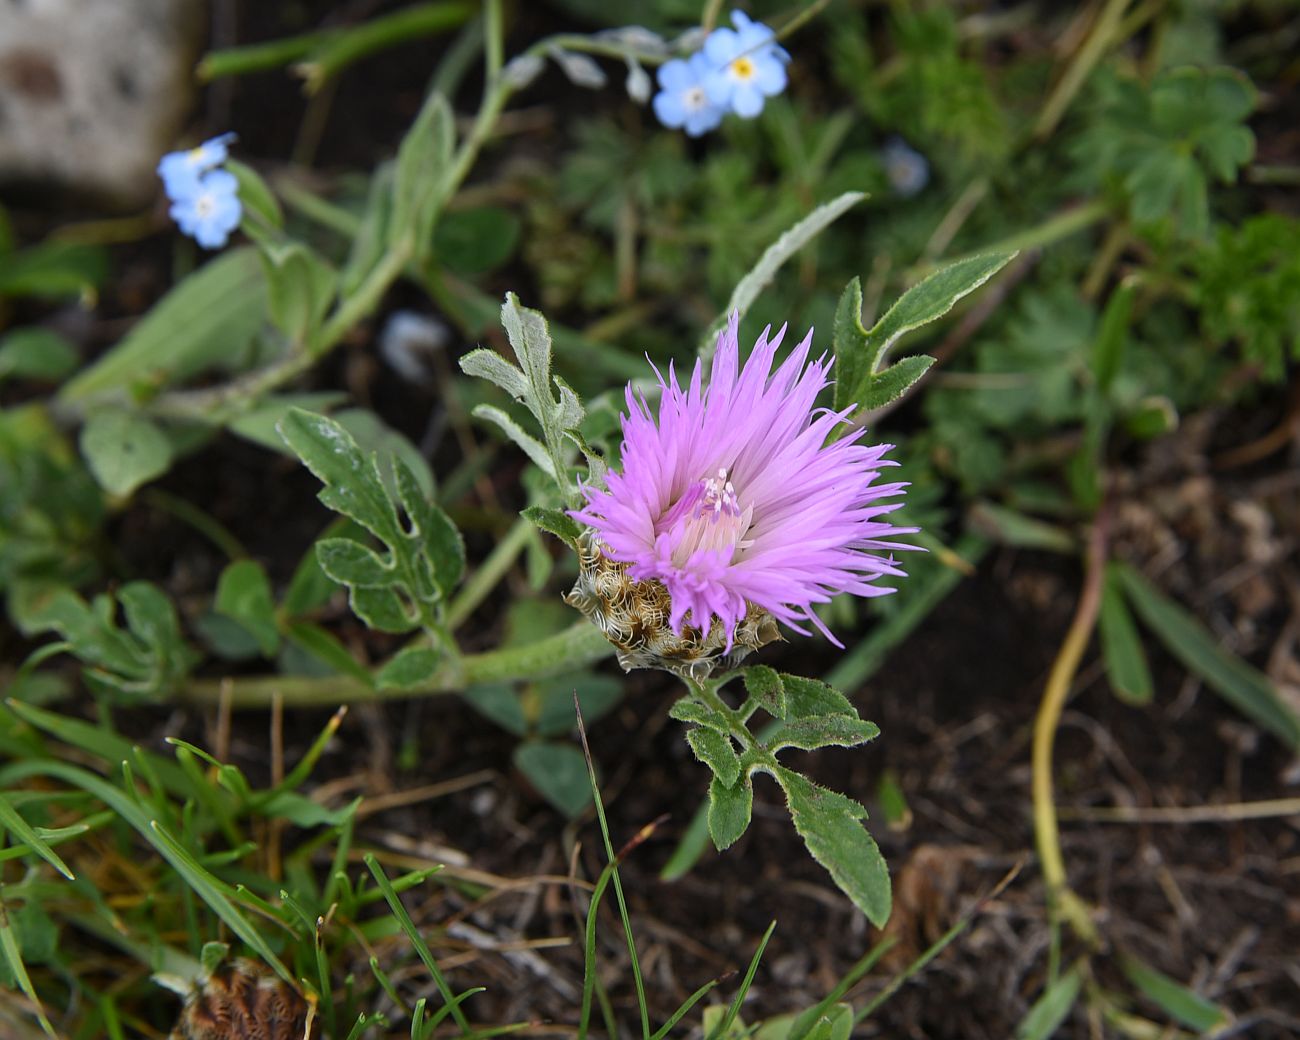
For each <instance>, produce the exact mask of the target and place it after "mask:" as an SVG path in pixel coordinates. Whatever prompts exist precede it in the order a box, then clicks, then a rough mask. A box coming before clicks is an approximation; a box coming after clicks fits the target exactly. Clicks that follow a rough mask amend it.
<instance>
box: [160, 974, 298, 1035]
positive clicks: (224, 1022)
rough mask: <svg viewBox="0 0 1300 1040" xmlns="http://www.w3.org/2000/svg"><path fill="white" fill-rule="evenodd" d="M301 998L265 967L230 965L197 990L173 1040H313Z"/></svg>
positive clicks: (188, 1004)
mask: <svg viewBox="0 0 1300 1040" xmlns="http://www.w3.org/2000/svg"><path fill="white" fill-rule="evenodd" d="M308 1029H309V1026H308V1007H307V1002H306V1001H305V1000H303V998H302V996H301V994H299V993H298V991H297V990H295V989H294V988H293V987H292V986H290V985H289V984H288V983H286V982H285V981H284V980H283V979H281V978H279V977H278V976H275V975H272V974H271V973H270V972H268V971H267V970H266V969H265V968H263V967H262V965H260V964H258V963H256V962H254V961H250V960H245V959H242V958H241V959H239V960H235V961H231V962H227V963H225V964H223V965H221V966H220V967H219V968H217V970H216V971H214V972H213V973H212V974H211V975H210V976H209V977H208V979H207V980H206V981H205V982H204V983H203V985H201V986H199V987H198V988H197V989H195V991H194V992H193V994H191V996H190V998H189V1000H187V1001H186V1002H185V1008H184V1010H182V1011H181V1017H180V1019H179V1020H177V1022H176V1028H175V1029H173V1030H172V1033H171V1037H170V1040H315V1037H316V1036H317V1032H318V1031H317V1028H316V1022H315V1021H314V1020H313V1021H312V1023H311V1025H310V1032H309V1031H308Z"/></svg>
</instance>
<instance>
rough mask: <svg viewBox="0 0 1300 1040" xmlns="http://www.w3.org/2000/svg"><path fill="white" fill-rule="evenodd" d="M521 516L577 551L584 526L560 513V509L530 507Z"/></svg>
mask: <svg viewBox="0 0 1300 1040" xmlns="http://www.w3.org/2000/svg"><path fill="white" fill-rule="evenodd" d="M519 515H520V516H522V517H524V519H526V520H529V521H531V522H532V523H533V524H535V525H536V526H538V527H540V528H541V529H542V530H543V531H546V532H548V533H549V534H553V535H555V537H556V538H558V539H560V541H562V542H564V543H565V544H566V545H568V546H569V548H571V549H573V550H575V551H576V550H577V548H578V539H579V538H580V537H581V536H582V525H581V524H579V523H578V521H576V520H574V519H573V517H571V516H568V515H567V514H565V513H562V512H560V510H558V509H547V508H546V507H545V506H529V507H528V508H527V509H525V510H524V511H523V512H522V513H520V514H519Z"/></svg>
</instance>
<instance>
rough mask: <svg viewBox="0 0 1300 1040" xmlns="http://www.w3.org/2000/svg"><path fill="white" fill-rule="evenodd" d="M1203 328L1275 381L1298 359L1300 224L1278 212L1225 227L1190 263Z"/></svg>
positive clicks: (1267, 377)
mask: <svg viewBox="0 0 1300 1040" xmlns="http://www.w3.org/2000/svg"><path fill="white" fill-rule="evenodd" d="M1191 267H1192V270H1193V271H1194V273H1195V274H1196V281H1195V283H1194V284H1195V290H1194V291H1195V294H1196V302H1197V305H1198V307H1199V310H1200V320H1201V327H1202V328H1203V329H1204V330H1205V334H1206V335H1207V336H1208V337H1209V338H1210V341H1211V343H1212V344H1214V345H1218V344H1220V343H1224V342H1233V343H1236V344H1237V345H1238V346H1239V347H1240V349H1241V351H1242V354H1243V355H1244V356H1245V357H1246V359H1247V360H1248V361H1251V362H1254V363H1255V364H1256V365H1258V366H1259V367H1260V369H1261V370H1262V371H1263V374H1264V377H1265V378H1266V379H1269V380H1271V381H1274V382H1276V381H1278V380H1281V379H1282V377H1283V374H1284V372H1285V365H1286V360H1287V358H1288V357H1290V358H1291V359H1293V360H1300V220H1296V219H1295V218H1293V217H1286V216H1283V215H1281V214H1277V213H1266V214H1262V215H1260V216H1257V217H1251V218H1250V219H1248V220H1245V221H1243V222H1242V223H1241V225H1240V226H1239V227H1229V226H1226V225H1225V226H1222V227H1220V228H1219V229H1218V234H1217V235H1216V236H1215V238H1214V241H1213V242H1212V243H1210V244H1209V245H1207V246H1206V247H1205V248H1203V249H1201V250H1200V251H1198V252H1197V253H1196V254H1195V255H1194V257H1193V258H1192V263H1191Z"/></svg>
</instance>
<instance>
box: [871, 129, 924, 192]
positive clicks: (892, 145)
mask: <svg viewBox="0 0 1300 1040" xmlns="http://www.w3.org/2000/svg"><path fill="white" fill-rule="evenodd" d="M880 159H881V162H883V163H884V165H885V176H886V177H888V178H889V183H890V185H891V186H892V187H893V189H894V191H896V192H898V194H899V195H901V196H902V197H903V198H905V199H910V198H911V197H912V196H913V195H915V194H917V193H918V192H919V191H920V190H921V189H922V188H924V187H925V186H926V185H927V184H928V183H929V182H930V164H929V163H928V162H927V161H926V158H925V156H924V155H922V154H921V153H920V152H918V151H917V150H916V149H915V148H913V147H912V146H911V145H909V144H908V143H907V142H906V141H904V140H903V139H902V138H901V137H891V138H890V139H889V140H888V141H886V142H885V146H884V147H883V148H882V149H881V150H880Z"/></svg>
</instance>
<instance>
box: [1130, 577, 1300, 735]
mask: <svg viewBox="0 0 1300 1040" xmlns="http://www.w3.org/2000/svg"><path fill="white" fill-rule="evenodd" d="M1114 573H1115V575H1116V576H1117V578H1118V579H1119V581H1120V583H1121V584H1122V585H1123V586H1124V591H1125V592H1126V593H1127V594H1128V599H1129V603H1130V604H1132V606H1133V609H1134V610H1136V611H1137V613H1138V616H1139V617H1140V618H1141V619H1142V621H1143V622H1144V623H1145V624H1146V625H1147V627H1148V628H1150V629H1151V631H1152V632H1154V633H1155V635H1156V637H1157V638H1158V639H1159V640H1160V641H1161V642H1162V643H1163V644H1164V645H1165V648H1166V649H1167V650H1168V651H1169V652H1170V653H1171V654H1173V655H1174V657H1176V658H1178V660H1179V661H1181V662H1182V663H1183V665H1184V667H1186V668H1187V669H1188V670H1189V671H1191V672H1193V673H1194V674H1195V675H1198V676H1199V677H1200V678H1202V679H1204V680H1205V682H1206V684H1207V685H1208V686H1209V687H1210V688H1211V689H1212V690H1214V691H1215V692H1216V693H1218V694H1219V695H1220V696H1222V697H1223V698H1224V700H1226V701H1228V703H1230V704H1231V705H1232V706H1233V707H1235V708H1236V709H1237V710H1238V711H1240V712H1242V714H1244V715H1246V716H1248V717H1249V718H1252V719H1254V720H1255V721H1256V722H1257V723H1259V724H1260V725H1261V726H1263V727H1264V728H1265V729H1267V730H1268V731H1269V732H1270V733H1273V734H1274V735H1275V736H1277V737H1279V738H1280V739H1282V740H1283V741H1285V742H1286V743H1287V744H1289V745H1290V746H1291V747H1292V748H1300V718H1297V716H1296V713H1295V712H1294V711H1292V710H1291V708H1289V707H1288V706H1287V705H1286V703H1285V702H1284V701H1283V700H1282V698H1281V696H1280V695H1279V694H1278V692H1277V689H1276V688H1275V687H1274V686H1273V684H1272V682H1270V681H1269V679H1268V677H1267V676H1266V675H1264V674H1263V673H1262V672H1260V671H1258V670H1257V669H1255V668H1253V667H1252V666H1251V665H1249V664H1247V663H1246V662H1245V661H1243V660H1242V659H1241V658H1240V657H1237V656H1236V655H1234V654H1230V653H1228V652H1227V651H1226V650H1224V649H1223V648H1222V647H1220V646H1219V645H1218V641H1217V640H1216V639H1215V637H1214V635H1213V634H1212V633H1211V632H1210V631H1209V630H1208V629H1207V628H1205V626H1204V625H1202V624H1201V623H1200V622H1199V621H1197V620H1196V618H1195V617H1193V616H1192V615H1191V614H1190V613H1189V612H1188V611H1186V610H1184V609H1183V608H1182V607H1180V606H1179V605H1178V604H1177V603H1175V602H1174V601H1173V600H1171V599H1169V598H1168V597H1167V596H1165V595H1164V594H1163V593H1162V592H1160V590H1158V589H1157V588H1156V587H1155V586H1154V585H1152V584H1151V583H1150V582H1149V581H1147V580H1146V578H1144V577H1142V575H1141V574H1139V573H1138V572H1137V571H1136V570H1134V569H1133V568H1132V567H1129V566H1127V565H1126V564H1116V565H1115V572H1114Z"/></svg>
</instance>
